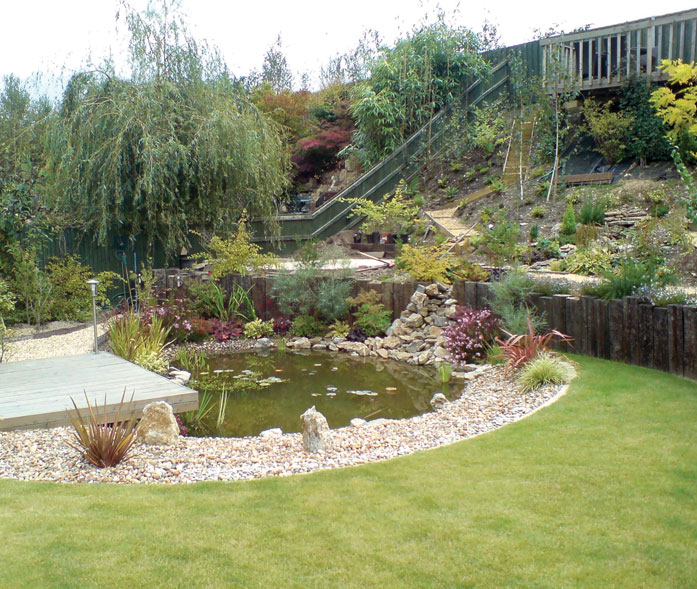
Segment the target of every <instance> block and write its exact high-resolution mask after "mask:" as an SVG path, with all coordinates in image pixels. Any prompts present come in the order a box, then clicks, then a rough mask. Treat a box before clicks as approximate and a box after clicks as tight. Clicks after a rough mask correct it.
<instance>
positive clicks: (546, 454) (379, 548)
mask: <svg viewBox="0 0 697 589" xmlns="http://www.w3.org/2000/svg"><path fill="white" fill-rule="evenodd" d="M576 360H577V361H579V363H580V374H581V376H580V378H579V379H578V381H576V383H575V384H574V385H573V386H572V388H571V390H570V392H569V393H568V395H567V396H566V397H564V398H563V399H561V400H560V401H559V402H558V403H556V404H555V405H553V406H551V407H549V408H546V409H544V410H543V411H541V412H539V413H538V414H536V415H534V416H532V417H531V418H529V419H526V420H524V421H522V422H520V423H517V424H514V425H511V426H508V427H505V428H503V429H501V430H499V431H496V432H493V433H491V434H487V435H485V436H481V437H479V438H476V439H473V440H469V441H465V442H462V443H459V444H455V445H452V446H449V447H446V448H441V449H438V450H433V451H430V452H424V453H419V454H416V455H413V456H410V457H406V458H402V459H398V460H393V461H389V462H386V463H381V464H373V465H369V466H364V467H359V468H351V469H344V470H336V471H327V472H321V473H316V474H313V475H309V476H297V477H290V478H285V479H267V480H261V481H251V482H242V483H232V484H224V483H219V484H218V483H210V484H198V485H192V486H179V487H164V486H133V487H119V486H109V485H101V486H97V485H94V486H68V485H57V484H48V483H46V484H43V483H19V482H13V481H0V533H1V535H2V539H3V548H2V550H0V571H2V575H0V584H2V585H4V586H80V587H86V586H99V587H111V586H119V587H127V586H137V587H143V586H155V585H168V586H202V587H203V586H234V585H241V586H250V587H255V586H265V587H268V586H282V585H283V586H313V587H366V586H382V587H398V586H420V587H421V586H448V587H469V586H478V587H487V586H488V587H499V586H535V587H562V586H574V587H576V586H584V587H607V586H621V587H637V586H652V587H678V586H680V587H683V586H694V585H695V583H697V581H696V580H695V579H697V548H696V547H697V444H696V442H697V435H696V434H697V384H695V383H691V382H687V381H684V380H681V379H678V378H674V377H671V376H669V375H665V374H661V373H658V372H653V371H650V370H646V369H641V368H634V367H628V366H623V365H617V364H611V363H609V362H605V361H600V360H593V359H588V358H580V357H578V358H576Z"/></svg>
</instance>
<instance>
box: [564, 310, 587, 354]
mask: <svg viewBox="0 0 697 589" xmlns="http://www.w3.org/2000/svg"><path fill="white" fill-rule="evenodd" d="M566 329H567V332H566V334H567V335H569V336H571V337H572V338H574V341H573V342H572V343H573V346H574V352H576V353H577V354H582V353H583V340H582V337H583V334H582V330H583V321H582V318H581V301H580V300H579V299H578V298H576V297H567V298H566Z"/></svg>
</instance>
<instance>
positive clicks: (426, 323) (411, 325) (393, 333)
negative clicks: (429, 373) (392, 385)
mask: <svg viewBox="0 0 697 589" xmlns="http://www.w3.org/2000/svg"><path fill="white" fill-rule="evenodd" d="M456 307H457V301H456V300H455V299H453V298H452V286H448V285H445V284H442V283H434V284H429V285H428V286H423V285H420V286H419V287H418V288H417V289H416V291H415V292H414V294H413V295H412V296H411V299H410V300H409V304H408V305H407V307H406V309H405V310H404V311H402V314H401V315H400V316H399V317H398V318H397V319H395V321H394V322H393V323H392V325H391V326H390V327H389V329H388V330H387V332H386V335H385V337H371V338H368V339H366V340H365V342H364V343H362V342H350V341H347V340H346V339H343V338H334V339H333V340H331V341H329V342H327V341H323V340H321V339H319V338H318V339H317V340H311V339H308V338H298V339H296V340H293V341H291V342H290V343H289V344H288V346H289V347H291V348H294V349H310V348H312V349H313V350H330V351H333V352H337V351H342V352H349V353H352V354H356V355H357V356H376V357H379V358H384V359H392V360H399V361H402V362H407V363H409V364H414V365H418V366H423V365H426V364H433V363H434V362H436V361H439V360H446V359H447V358H448V355H449V353H448V350H447V349H446V348H445V338H444V337H443V336H442V335H441V330H442V329H443V328H444V327H446V326H448V325H452V324H453V323H454V321H453V318H454V317H455V314H456V312H457V309H456Z"/></svg>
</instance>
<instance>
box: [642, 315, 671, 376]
mask: <svg viewBox="0 0 697 589" xmlns="http://www.w3.org/2000/svg"><path fill="white" fill-rule="evenodd" d="M642 306H648V305H642ZM669 330H670V313H669V311H668V309H667V308H666V307H653V336H652V338H651V343H652V346H651V347H652V348H653V354H652V357H651V367H652V368H655V369H656V370H663V371H668V370H669V368H670V354H669V351H668V342H669V339H670V338H669V336H668V331H669Z"/></svg>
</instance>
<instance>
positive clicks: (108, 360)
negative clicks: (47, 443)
mask: <svg viewBox="0 0 697 589" xmlns="http://www.w3.org/2000/svg"><path fill="white" fill-rule="evenodd" d="M124 390H125V391H126V399H127V400H129V399H130V398H131V393H133V404H134V406H135V409H136V412H137V415H138V416H140V415H142V409H143V407H144V406H145V405H147V404H148V403H151V402H152V401H167V402H168V403H169V404H170V405H172V407H173V408H174V412H175V413H179V412H183V411H189V410H192V409H196V408H197V407H198V393H197V392H196V391H194V390H193V389H190V388H188V387H185V386H182V385H179V384H176V383H174V382H172V381H171V380H169V379H167V378H165V377H163V376H160V375H158V374H155V373H153V372H149V371H148V370H145V369H144V368H141V367H140V366H136V365H135V364H132V363H131V362H128V361H126V360H124V359H123V358H119V357H118V356H114V355H113V354H109V353H106V352H102V353H99V354H81V355H79V356H63V357H59V358H46V359H43V360H28V361H25V362H9V363H6V364H0V430H10V429H20V428H33V427H53V426H58V425H68V424H69V423H70V421H69V419H68V413H67V410H68V409H72V402H71V400H70V398H71V397H72V398H73V399H75V402H76V403H77V405H78V407H79V408H81V409H82V408H83V407H86V406H87V405H86V403H85V392H86V393H87V395H88V397H89V399H90V402H91V403H97V404H99V405H100V406H103V404H104V399H105V395H106V402H107V404H108V406H109V408H110V410H111V411H113V412H115V410H116V408H117V406H118V404H119V402H120V401H121V396H122V395H123V393H124ZM112 414H113V413H112Z"/></svg>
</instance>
